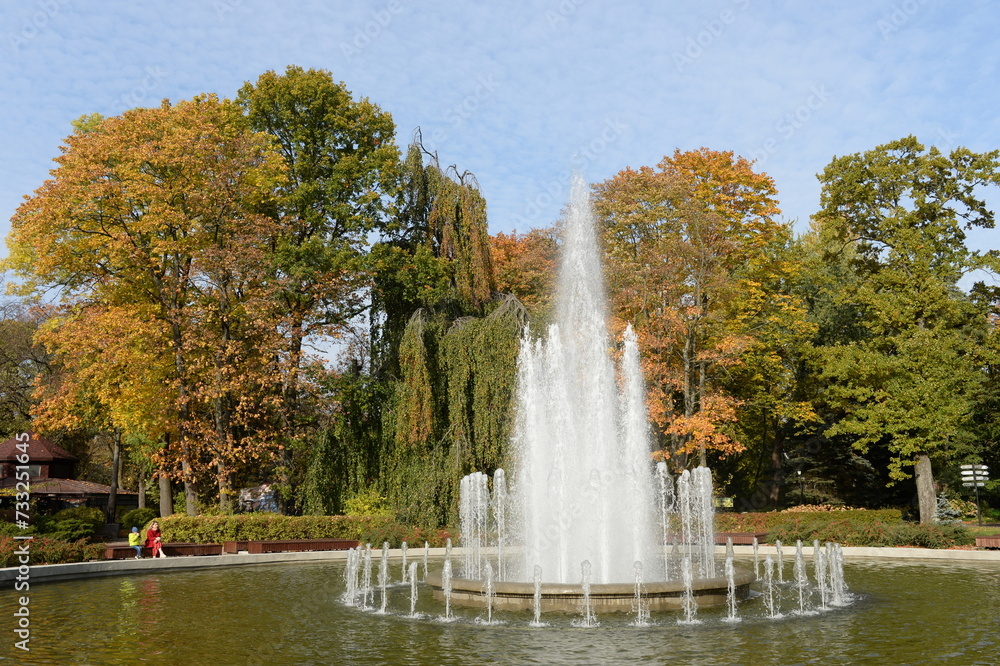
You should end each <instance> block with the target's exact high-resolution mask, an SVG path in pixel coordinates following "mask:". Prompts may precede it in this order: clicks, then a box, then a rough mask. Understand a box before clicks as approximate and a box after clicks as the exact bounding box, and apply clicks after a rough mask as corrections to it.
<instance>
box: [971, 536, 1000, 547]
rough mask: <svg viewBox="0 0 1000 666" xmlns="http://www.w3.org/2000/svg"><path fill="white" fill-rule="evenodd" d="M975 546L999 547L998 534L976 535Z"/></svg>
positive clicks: (999, 537)
mask: <svg viewBox="0 0 1000 666" xmlns="http://www.w3.org/2000/svg"><path fill="white" fill-rule="evenodd" d="M976 548H1000V534H989V535H987V536H977V537H976Z"/></svg>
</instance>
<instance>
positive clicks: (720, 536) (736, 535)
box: [715, 532, 767, 546]
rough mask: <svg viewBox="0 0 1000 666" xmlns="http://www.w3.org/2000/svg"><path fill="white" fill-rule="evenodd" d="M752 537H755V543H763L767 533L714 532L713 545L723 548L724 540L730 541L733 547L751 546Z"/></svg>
mask: <svg viewBox="0 0 1000 666" xmlns="http://www.w3.org/2000/svg"><path fill="white" fill-rule="evenodd" d="M754 537H757V543H764V542H765V541H767V532H716V533H715V543H716V544H718V545H720V546H725V545H726V539H732V540H733V545H734V546H752V545H753V538H754Z"/></svg>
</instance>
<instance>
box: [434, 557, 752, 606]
mask: <svg viewBox="0 0 1000 666" xmlns="http://www.w3.org/2000/svg"><path fill="white" fill-rule="evenodd" d="M734 573H735V575H734V579H733V580H734V583H735V585H736V598H737V599H739V600H742V599H746V598H747V597H748V596H749V595H750V584H751V583H753V582H754V581H755V580H757V577H756V576H754V574H753V572H752V571H747V570H745V569H741V568H736V569H735V572H734ZM427 584H428V585H430V586H431V588H432V589H433V590H434V598H435V599H438V600H439V601H442V602H443V601H444V589H443V588H442V584H441V574H440V573H436V574H435V573H428V574H427ZM642 588H643V601H644V602H645V603H647V604H648V606H649V609H650V610H652V611H660V610H680V609H681V603H682V600H683V596H684V583H682V582H681V581H679V580H672V581H667V582H663V581H660V582H650V583H644V584H643V586H642ZM691 590H692V593H693V594H694V598H695V601H697V603H698V607H699V608H701V607H707V606H724V605H725V604H726V595H727V590H728V584H727V582H726V579H725V577H723V576H719V577H717V578H701V579H697V580H695V581H694V582H693V583H692V585H691ZM534 599H535V584H534V583H520V582H496V581H494V583H493V599H492V604H493V608H496V609H503V610H512V611H514V610H531V609H533V608H534ZM451 603H453V604H455V605H458V606H472V607H485V606H486V583H485V581H481V580H470V579H468V578H452V579H451ZM590 604H591V607H592V608H593V609H594V611H595V612H611V613H615V612H621V613H630V612H634V608H633V606H634V604H635V583H592V584H591V585H590ZM582 609H583V586H582V585H577V584H564V583H542V584H541V610H542V612H549V611H563V612H568V613H579V612H581V611H582Z"/></svg>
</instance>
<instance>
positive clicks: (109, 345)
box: [5, 96, 283, 513]
mask: <svg viewBox="0 0 1000 666" xmlns="http://www.w3.org/2000/svg"><path fill="white" fill-rule="evenodd" d="M56 162H57V164H58V166H57V167H56V169H54V170H53V171H52V178H51V179H50V180H48V181H46V182H45V184H43V185H42V187H41V188H39V190H37V191H36V192H35V194H34V195H33V196H32V197H29V198H27V200H26V201H25V202H24V204H22V206H21V207H20V208H19V209H18V211H17V213H16V214H15V216H14V218H13V219H12V230H11V234H10V236H9V237H8V246H9V247H10V257H9V259H8V260H7V261H6V262H5V265H6V266H7V267H9V268H13V269H14V270H15V271H16V273H17V274H18V275H19V276H21V277H22V279H23V280H24V282H23V285H22V287H21V289H22V290H23V291H24V292H25V293H35V294H40V293H42V292H45V291H47V290H51V289H57V290H58V291H59V295H60V298H61V311H60V313H59V315H58V316H57V317H54V318H53V319H52V320H50V324H49V325H48V326H47V327H46V330H45V331H44V335H43V338H42V339H43V340H44V341H45V343H46V344H47V345H48V346H49V347H50V348H51V349H52V350H53V352H54V353H55V355H56V358H57V359H59V360H61V362H62V363H63V367H64V370H65V372H66V377H65V380H64V381H63V382H61V383H60V384H59V385H58V386H57V389H56V392H55V394H53V395H48V396H46V400H45V401H44V402H43V403H42V405H41V407H40V414H41V415H43V417H44V418H43V421H44V420H45V419H49V420H52V421H56V420H58V419H60V418H74V417H75V416H79V415H80V409H79V408H80V404H81V403H80V400H79V399H78V398H81V397H83V396H89V397H90V398H91V399H92V401H93V402H94V404H95V406H94V407H93V408H91V413H92V414H93V415H94V416H95V418H101V419H105V420H106V421H107V423H110V424H112V425H113V426H114V427H116V428H118V429H121V430H123V431H125V432H129V433H133V432H134V433H138V434H143V435H145V436H147V438H148V439H151V440H152V441H162V442H169V446H167V447H166V448H165V449H163V450H161V451H159V452H157V455H159V456H160V458H159V459H160V469H159V473H160V475H161V477H162V478H165V477H166V476H167V475H168V474H170V473H171V468H172V464H173V462H172V461H173V460H177V461H178V462H179V464H180V466H181V476H182V478H183V480H184V483H185V490H186V493H185V494H186V498H187V508H188V512H189V513H195V512H196V511H197V507H196V502H197V495H196V488H195V485H194V482H195V479H196V474H197V467H198V465H199V463H200V460H201V459H202V457H203V456H208V457H209V458H211V457H212V452H211V451H209V452H207V453H206V452H204V451H203V450H202V449H201V443H202V441H203V440H202V439H201V438H199V437H197V436H196V433H197V432H198V431H199V426H198V419H199V418H200V417H201V416H202V413H201V412H200V403H201V401H202V400H203V398H204V396H203V395H201V391H202V388H201V387H202V386H204V385H205V384H206V379H208V378H207V377H206V375H205V372H204V366H203V365H201V366H200V365H199V361H198V354H197V353H195V350H197V349H198V348H204V347H205V346H209V347H214V346H217V344H222V343H216V342H211V343H209V342H206V341H205V336H217V334H218V332H219V330H218V327H216V326H213V325H210V322H209V321H208V320H207V319H206V313H207V312H206V305H207V303H208V302H209V301H211V300H212V299H214V298H217V296H218V287H219V285H218V282H217V279H218V275H219V271H220V270H224V271H228V272H230V273H232V274H238V275H241V276H243V277H244V278H245V277H247V276H251V275H259V273H257V272H255V267H254V266H253V265H252V264H251V265H243V264H241V262H244V261H245V260H246V259H247V258H252V257H255V256H257V255H258V254H259V252H260V251H261V249H260V248H261V247H264V248H266V247H269V246H270V245H271V244H272V243H273V241H274V239H275V238H276V237H277V236H278V235H279V234H278V231H277V230H276V229H275V227H274V222H273V220H272V219H271V218H269V217H268V216H265V215H262V214H261V211H262V210H264V209H266V208H267V207H268V201H269V199H270V196H271V192H272V191H273V190H274V188H275V187H276V186H277V184H278V183H280V182H281V180H282V177H283V166H282V164H281V160H280V157H279V156H278V155H277V153H276V152H275V151H274V149H273V147H272V143H271V141H270V139H269V138H268V137H266V136H265V135H262V134H254V133H253V132H251V131H250V130H249V128H248V127H247V126H246V123H245V121H244V119H243V117H242V115H241V114H240V113H239V110H238V109H237V108H236V107H235V106H234V105H232V104H231V103H228V102H223V101H219V100H218V99H217V98H215V97H214V96H203V97H198V98H195V99H193V100H191V101H186V102H180V103H178V104H176V105H170V104H169V103H166V102H164V104H163V105H161V106H160V107H158V108H153V109H135V110H132V111H128V112H126V113H124V114H123V115H121V116H118V117H115V118H108V119H105V120H102V121H100V122H99V123H97V124H95V123H86V124H85V126H81V127H79V128H78V131H77V132H76V133H74V134H73V135H71V136H70V137H68V138H67V139H66V144H65V146H64V147H63V154H62V155H61V156H60V157H58V158H56ZM222 247H224V248H225V252H223V253H222V254H224V255H225V257H227V258H228V259H229V261H230V264H229V266H228V267H227V268H225V269H220V267H219V266H218V265H217V263H214V262H217V261H218V260H220V258H221V256H222V254H220V253H219V248H222ZM213 257H214V258H213ZM272 328H275V326H274V325H272ZM256 361H257V359H251V360H250V362H248V363H247V364H246V365H244V366H243V367H242V369H241V370H235V371H234V375H236V376H242V380H243V381H247V379H248V378H249V377H252V376H256V375H257V372H256V371H257V368H258V367H259V366H258V365H256ZM165 395H166V396H167V399H164V396H165ZM163 501H164V498H162V497H161V504H162V502H163ZM166 501H168V502H169V498H166Z"/></svg>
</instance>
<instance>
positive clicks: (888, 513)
mask: <svg viewBox="0 0 1000 666" xmlns="http://www.w3.org/2000/svg"><path fill="white" fill-rule="evenodd" d="M844 520H847V521H850V522H852V523H858V524H873V523H900V522H902V521H903V514H902V512H901V511H900V510H899V509H845V510H834V511H770V512H767V513H717V514H715V530H716V531H717V532H770V531H771V530H773V529H774V528H775V527H777V526H778V525H788V524H790V523H800V524H805V523H809V524H814V523H831V522H839V521H844Z"/></svg>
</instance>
